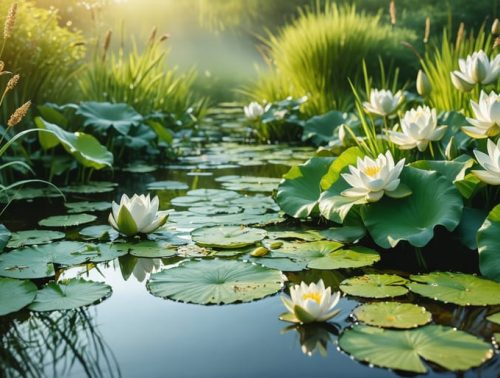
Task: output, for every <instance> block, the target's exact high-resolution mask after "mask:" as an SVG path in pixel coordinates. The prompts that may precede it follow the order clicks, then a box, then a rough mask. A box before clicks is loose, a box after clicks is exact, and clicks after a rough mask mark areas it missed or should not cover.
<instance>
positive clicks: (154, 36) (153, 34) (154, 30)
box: [148, 26, 158, 43]
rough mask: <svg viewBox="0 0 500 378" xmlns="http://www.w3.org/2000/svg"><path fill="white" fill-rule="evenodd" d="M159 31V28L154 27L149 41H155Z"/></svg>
mask: <svg viewBox="0 0 500 378" xmlns="http://www.w3.org/2000/svg"><path fill="white" fill-rule="evenodd" d="M157 32H158V29H157V28H156V26H155V27H153V30H151V34H150V35H149V39H148V43H153V42H154V41H155V39H156V33H157Z"/></svg>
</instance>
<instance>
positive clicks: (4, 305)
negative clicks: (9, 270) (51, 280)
mask: <svg viewBox="0 0 500 378" xmlns="http://www.w3.org/2000/svg"><path fill="white" fill-rule="evenodd" d="M36 292H37V289H36V286H35V284H33V283H32V282H31V281H26V280H22V281H21V280H15V279H12V278H0V316H3V315H7V314H10V313H12V312H16V311H19V310H21V309H22V308H24V307H26V306H27V305H29V304H30V303H31V302H33V299H35V295H36Z"/></svg>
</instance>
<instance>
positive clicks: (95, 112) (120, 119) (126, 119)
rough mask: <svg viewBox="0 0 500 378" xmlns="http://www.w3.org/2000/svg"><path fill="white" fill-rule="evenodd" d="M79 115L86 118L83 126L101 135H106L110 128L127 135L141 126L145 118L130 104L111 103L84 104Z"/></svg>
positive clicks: (88, 102) (78, 111)
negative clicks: (133, 127)
mask: <svg viewBox="0 0 500 378" xmlns="http://www.w3.org/2000/svg"><path fill="white" fill-rule="evenodd" d="M77 114H79V115H81V116H82V117H84V123H83V125H84V126H85V127H91V128H92V129H93V130H95V131H96V132H98V133H100V134H106V133H107V132H108V131H109V129H110V128H114V129H115V130H116V131H118V133H120V134H122V135H127V134H128V133H129V131H130V128H131V127H132V126H136V125H139V124H141V123H142V122H143V121H144V118H143V117H142V116H141V115H140V114H139V113H137V111H136V110H135V109H134V108H132V107H131V106H130V105H128V104H123V103H121V104H112V103H109V102H94V101H87V102H82V103H81V104H80V106H79V108H78V110H77Z"/></svg>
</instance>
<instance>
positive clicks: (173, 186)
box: [146, 180, 189, 190]
mask: <svg viewBox="0 0 500 378" xmlns="http://www.w3.org/2000/svg"><path fill="white" fill-rule="evenodd" d="M146 187H147V189H148V190H186V189H189V186H188V184H186V183H185V182H180V181H170V180H166V181H155V182H150V183H149V184H147V185H146Z"/></svg>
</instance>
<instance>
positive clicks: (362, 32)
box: [250, 2, 415, 115]
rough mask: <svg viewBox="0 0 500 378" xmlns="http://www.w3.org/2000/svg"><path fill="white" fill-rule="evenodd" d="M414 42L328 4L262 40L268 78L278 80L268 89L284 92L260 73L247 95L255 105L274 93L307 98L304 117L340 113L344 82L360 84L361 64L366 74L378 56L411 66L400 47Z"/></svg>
mask: <svg viewBox="0 0 500 378" xmlns="http://www.w3.org/2000/svg"><path fill="white" fill-rule="evenodd" d="M414 39H415V36H414V34H413V33H412V32H410V31H408V30H405V29H399V30H397V33H393V32H392V30H391V27H390V26H389V25H383V24H382V22H381V19H380V15H378V16H370V15H367V14H366V13H364V12H357V11H356V8H355V7H353V6H337V5H336V4H334V3H330V2H328V3H327V4H326V5H325V6H324V7H319V6H317V7H316V8H315V9H311V8H305V9H303V10H302V11H301V12H300V16H299V18H298V19H297V20H295V21H294V22H292V23H291V24H290V25H289V26H286V27H284V28H283V29H282V30H281V31H280V32H279V33H278V34H277V35H269V37H268V39H267V40H266V41H265V43H266V45H267V47H268V49H269V51H270V57H271V59H270V61H272V62H273V67H272V69H273V75H276V76H281V77H282V79H275V78H273V79H272V84H273V86H274V85H280V86H283V85H284V86H285V88H284V89H283V88H279V89H275V88H272V86H271V85H270V84H269V82H268V81H267V80H268V76H267V74H266V76H264V77H262V78H261V80H259V81H258V82H257V84H256V85H255V86H254V87H253V88H251V89H250V92H251V94H252V97H253V98H255V99H256V100H259V101H262V100H263V99H265V100H268V101H274V100H276V98H273V97H272V96H273V95H274V94H275V93H286V94H287V95H291V96H294V97H300V96H304V95H307V96H308V97H309V101H308V102H307V104H306V105H305V106H304V110H305V112H306V113H307V114H309V115H313V114H321V113H326V112H327V111H329V110H331V109H332V108H335V109H339V110H346V109H349V108H350V107H351V99H352V96H351V88H350V85H349V79H350V80H351V81H352V82H353V83H359V82H360V81H361V80H362V68H361V63H362V61H363V60H366V61H367V64H368V68H369V69H370V70H371V71H373V70H372V68H376V67H377V66H378V59H377V57H379V56H380V57H381V58H382V60H383V61H384V62H385V63H386V65H390V64H391V63H394V64H395V65H396V66H405V67H411V65H412V61H413V60H414V58H413V56H412V55H411V52H409V51H407V50H405V49H404V47H402V46H401V45H400V42H401V41H407V42H412V41H413V40H414ZM270 87H271V88H272V90H271V91H269V88H270Z"/></svg>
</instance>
